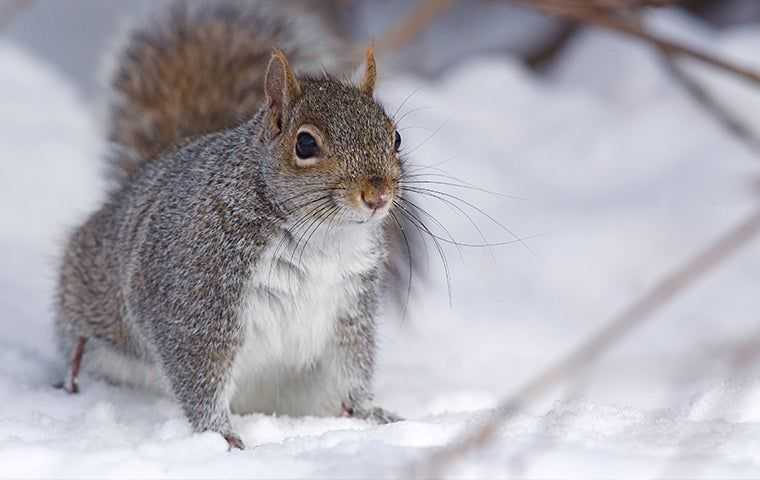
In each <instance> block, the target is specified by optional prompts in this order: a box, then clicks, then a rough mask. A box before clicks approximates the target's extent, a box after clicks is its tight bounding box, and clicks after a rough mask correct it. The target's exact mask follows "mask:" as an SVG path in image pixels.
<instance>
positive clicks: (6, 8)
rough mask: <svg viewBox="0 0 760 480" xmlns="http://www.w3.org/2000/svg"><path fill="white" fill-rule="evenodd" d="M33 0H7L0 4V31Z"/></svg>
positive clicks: (29, 5) (30, 4)
mask: <svg viewBox="0 0 760 480" xmlns="http://www.w3.org/2000/svg"><path fill="white" fill-rule="evenodd" d="M32 3H33V0H9V1H6V2H3V3H2V4H0V31H2V30H5V29H6V28H8V26H10V25H11V24H12V23H13V21H14V20H15V19H16V17H17V16H18V14H19V13H21V12H22V11H23V10H25V9H27V8H29V7H31V6H32Z"/></svg>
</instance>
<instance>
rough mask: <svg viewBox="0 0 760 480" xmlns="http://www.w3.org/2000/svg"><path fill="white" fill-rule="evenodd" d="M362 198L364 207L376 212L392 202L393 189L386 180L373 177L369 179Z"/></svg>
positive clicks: (361, 194)
mask: <svg viewBox="0 0 760 480" xmlns="http://www.w3.org/2000/svg"><path fill="white" fill-rule="evenodd" d="M360 197H361V200H362V203H363V204H364V206H365V207H367V208H368V209H370V210H372V211H373V212H375V211H377V210H380V209H381V208H383V207H385V206H386V205H388V202H390V200H391V189H390V186H389V185H388V182H387V181H386V180H385V179H384V178H382V177H379V176H373V177H370V178H368V179H367V181H366V183H365V185H364V187H363V188H362V189H361V193H360Z"/></svg>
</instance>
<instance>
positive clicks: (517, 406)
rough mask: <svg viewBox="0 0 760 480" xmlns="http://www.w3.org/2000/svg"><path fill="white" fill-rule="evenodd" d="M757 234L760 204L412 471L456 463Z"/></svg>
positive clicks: (437, 471) (425, 472)
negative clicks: (476, 424) (522, 410)
mask: <svg viewBox="0 0 760 480" xmlns="http://www.w3.org/2000/svg"><path fill="white" fill-rule="evenodd" d="M758 233H760V209H757V210H756V211H755V212H754V213H753V214H752V215H750V216H749V218H747V220H745V221H744V222H742V223H741V224H740V225H739V226H737V227H736V228H734V229H733V230H731V231H730V232H729V233H727V234H725V235H723V236H722V237H720V238H719V239H718V240H717V241H716V242H715V243H713V244H712V245H710V246H709V247H708V248H707V249H705V250H704V251H702V252H700V253H698V254H697V255H695V256H694V257H693V258H692V259H690V260H689V261H688V262H686V264H685V265H684V266H682V267H681V268H679V269H677V270H675V271H674V272H672V273H670V274H669V275H666V276H665V277H664V278H663V279H662V280H660V281H659V282H658V283H657V284H655V285H654V287H652V288H651V289H650V290H649V291H648V292H647V293H646V294H644V295H643V296H642V297H641V298H639V299H638V300H637V301H635V302H633V303H632V304H631V305H630V306H628V308H626V309H624V310H623V311H622V312H620V313H619V314H618V315H616V316H614V317H613V318H612V319H611V320H610V321H609V322H608V323H607V324H606V326H605V327H603V328H602V329H601V330H599V331H598V332H597V333H596V334H595V335H593V336H592V337H591V339H590V340H588V341H587V342H585V343H583V344H581V345H580V346H579V347H578V348H577V349H576V350H574V351H572V352H571V353H570V354H569V355H567V356H565V357H564V358H562V359H561V360H560V361H559V362H557V363H555V364H554V365H553V366H551V367H549V368H548V369H546V370H544V371H543V372H542V373H541V374H540V375H538V376H537V377H535V378H534V379H533V380H532V381H530V382H528V383H527V384H526V385H524V386H523V387H522V388H521V389H520V390H518V391H517V393H515V394H514V395H512V396H510V397H508V398H506V399H505V400H504V401H502V402H501V403H500V404H499V406H498V407H497V408H496V409H495V410H494V411H493V412H492V414H491V415H490V416H489V418H488V419H486V420H485V421H484V422H482V423H481V424H480V425H479V426H478V427H477V428H475V429H473V430H472V431H470V432H469V433H466V434H465V435H463V436H461V437H459V440H456V441H454V442H453V443H451V444H450V445H448V446H445V447H443V448H441V449H440V450H438V451H436V452H435V453H434V454H433V455H431V456H430V457H428V458H426V459H425V460H424V461H423V462H422V463H420V464H416V465H414V466H413V468H412V470H411V472H410V473H411V475H412V476H415V477H425V478H432V477H439V476H440V475H441V473H442V472H443V470H444V469H445V468H446V467H447V466H448V465H450V464H451V463H452V462H454V461H455V460H457V459H459V458H461V457H462V456H464V455H465V454H466V453H467V452H469V451H471V450H474V449H476V448H478V447H481V446H483V445H485V444H487V443H488V442H489V441H490V440H491V439H492V438H493V437H494V435H496V433H497V432H498V431H499V428H500V427H501V425H502V424H503V423H504V422H506V421H507V420H508V419H510V418H511V417H512V416H514V415H515V414H516V413H517V412H518V411H520V410H521V408H522V407H523V405H525V404H527V403H529V402H532V401H534V400H536V399H537V398H539V397H540V396H541V395H542V394H543V393H545V392H546V391H547V390H548V389H550V388H551V387H553V386H555V385H557V384H558V383H560V382H561V381H563V380H567V379H569V378H571V377H572V376H574V375H577V374H578V373H579V372H581V371H582V370H583V369H585V368H586V367H587V366H589V365H590V364H591V363H592V362H594V361H595V360H597V359H598V357H599V356H600V355H601V354H603V353H605V352H606V351H608V350H609V349H610V347H612V346H613V345H614V344H615V343H617V342H619V341H620V340H621V339H622V338H623V337H625V335H626V334H628V333H629V332H630V331H631V330H632V329H633V328H635V327H637V326H639V325H641V324H642V323H644V321H646V320H648V319H649V318H651V316H652V314H653V313H655V312H657V311H658V310H660V309H661V308H662V307H663V306H665V305H667V304H668V303H669V302H670V301H672V300H673V298H675V297H676V296H677V295H678V294H680V293H682V292H683V291H684V290H686V289H687V288H688V287H690V286H692V285H693V284H694V283H695V282H696V281H697V280H699V279H701V278H702V277H704V276H705V275H706V274H708V273H710V272H712V271H713V270H714V269H715V268H716V267H718V266H719V265H720V264H722V263H723V262H724V261H725V260H727V259H728V258H730V257H731V256H733V255H734V254H735V253H737V252H738V251H739V250H740V249H741V248H742V247H744V246H746V245H747V244H748V243H750V241H752V240H753V239H755V237H757V235H758Z"/></svg>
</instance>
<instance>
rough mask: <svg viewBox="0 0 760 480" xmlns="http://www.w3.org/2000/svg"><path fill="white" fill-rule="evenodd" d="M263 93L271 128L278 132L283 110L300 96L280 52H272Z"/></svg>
mask: <svg viewBox="0 0 760 480" xmlns="http://www.w3.org/2000/svg"><path fill="white" fill-rule="evenodd" d="M264 92H265V93H266V99H267V105H268V106H269V109H270V110H271V113H272V122H273V126H274V127H275V128H277V129H278V130H280V129H282V117H283V115H284V113H285V109H286V108H287V106H288V105H289V104H290V103H291V102H292V101H293V100H295V99H296V98H298V97H299V96H300V95H301V86H300V85H299V84H298V80H297V79H296V76H295V74H293V70H292V69H291V68H290V65H289V64H288V59H287V58H286V57H285V54H284V53H283V52H282V50H279V49H275V50H274V51H273V52H272V58H271V59H270V60H269V65H268V66H267V73H266V78H265V80H264Z"/></svg>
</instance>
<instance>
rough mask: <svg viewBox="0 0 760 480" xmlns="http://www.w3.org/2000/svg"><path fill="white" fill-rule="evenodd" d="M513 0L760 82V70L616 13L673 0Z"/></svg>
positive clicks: (660, 4)
mask: <svg viewBox="0 0 760 480" xmlns="http://www.w3.org/2000/svg"><path fill="white" fill-rule="evenodd" d="M511 1H512V2H513V3H516V4H520V5H525V6H529V7H532V8H536V9H538V10H540V11H542V12H544V13H547V14H549V15H555V16H559V17H562V18H566V19H568V20H573V21H576V22H579V23H582V24H585V25H593V26H596V27H600V28H605V29H607V30H611V31H614V32H618V33H621V34H624V35H628V36H630V37H634V38H638V39H639V40H642V41H644V42H647V43H649V44H650V45H652V46H654V47H656V48H657V49H659V50H660V51H662V52H665V53H667V54H669V55H676V56H683V57H689V58H692V59H694V60H697V61H699V62H702V63H704V64H706V65H710V66H712V67H714V68H717V69H720V70H724V71H726V72H730V73H732V74H734V75H737V76H739V77H742V78H744V79H746V80H748V81H750V82H753V83H755V84H758V85H760V72H757V71H755V70H752V69H750V68H747V67H744V66H741V65H736V64H734V63H733V62H730V61H728V60H725V59H723V58H721V57H719V56H716V55H713V54H710V53H707V52H703V51H701V50H698V49H696V48H693V47H690V46H688V45H684V44H682V43H679V42H676V41H674V40H669V39H666V38H663V37H661V36H659V35H657V34H654V33H652V32H649V31H647V30H645V29H644V28H643V27H642V26H641V25H638V24H637V23H636V22H632V21H630V20H628V19H626V18H625V17H623V16H621V15H618V14H616V12H617V11H618V10H619V9H621V8H623V9H625V8H628V9H630V8H633V7H641V6H664V5H668V4H672V3H677V2H675V1H672V0H591V1H583V0H511Z"/></svg>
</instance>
